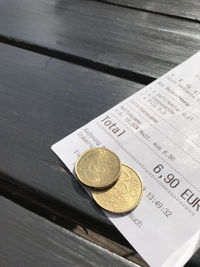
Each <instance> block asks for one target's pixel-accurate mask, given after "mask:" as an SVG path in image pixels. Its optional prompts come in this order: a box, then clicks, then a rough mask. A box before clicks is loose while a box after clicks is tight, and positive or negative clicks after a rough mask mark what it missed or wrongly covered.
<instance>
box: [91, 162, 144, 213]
mask: <svg viewBox="0 0 200 267" xmlns="http://www.w3.org/2000/svg"><path fill="white" fill-rule="evenodd" d="M91 193H92V196H93V198H94V200H95V201H96V203H97V204H98V205H99V206H101V207H102V208H104V209H105V210H107V211H110V212H113V213H125V212H128V211H130V210H132V209H134V208H135V207H136V206H137V205H138V203H139V202H140V199H141V197H142V182H141V180H140V177H139V176H138V174H137V173H136V172H135V171H134V170H133V169H131V168H130V167H128V166H126V165H124V164H122V165H121V174H120V176H119V179H118V181H117V182H116V183H115V184H114V185H113V186H112V187H110V188H108V189H105V190H101V191H100V190H98V191H97V190H91Z"/></svg>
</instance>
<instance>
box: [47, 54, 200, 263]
mask: <svg viewBox="0 0 200 267" xmlns="http://www.w3.org/2000/svg"><path fill="white" fill-rule="evenodd" d="M103 146H105V147H107V148H108V149H110V150H112V151H114V152H115V153H116V154H117V155H118V156H119V158H120V159H121V162H122V163H123V164H127V165H129V166H130V167H132V168H133V169H135V170H136V172H137V173H138V174H139V175H140V177H141V179H142V181H143V185H144V192H143V197H142V200H141V202H140V203H139V205H138V207H137V208H136V209H135V210H133V211H132V212H131V213H129V214H128V215H126V216H117V215H116V216H114V215H110V214H109V213H107V212H105V213H106V215H107V216H108V218H109V219H110V220H111V221H112V222H113V224H114V225H115V226H116V227H117V228H118V229H119V231H120V232H121V233H122V234H123V235H124V236H125V238H126V239H127V240H128V241H129V242H130V244H132V246H133V247H134V248H135V249H136V250H137V251H138V253H140V255H141V256H142V257H143V258H144V259H145V260H146V261H147V263H148V264H149V265H150V266H153V267H154V266H155V267H160V266H170V267H171V266H173V267H175V266H183V265H184V263H185V262H186V261H187V260H188V259H189V258H190V256H191V255H192V254H193V253H194V252H195V250H196V249H197V248H198V247H199V246H200V52H199V53H198V54H196V55H194V56H193V57H191V58H189V59H188V60H187V61H185V62H184V63H182V64H181V65H179V66H178V67H176V68H174V69H172V70H171V71H169V72H168V73H167V74H165V75H164V76H162V77H161V78H159V79H158V80H156V81H154V82H153V83H151V84H149V85H148V86H146V87H145V88H144V89H142V90H140V91H138V92H137V93H136V94H134V95H132V96H131V97H129V98H127V99H125V100H124V101H122V102H121V103H119V104H118V105H116V106H115V107H113V108H111V109H110V110H108V111H107V112H105V113H104V114H102V115H100V116H99V117H97V118H96V119H94V120H92V121H91V122H89V123H88V124H86V125H85V126H83V127H82V128H80V129H78V130H77V131H75V132H74V133H72V134H71V135H69V136H67V137H65V138H64V139H62V140H61V141H59V142H58V143H56V144H55V145H53V146H52V149H53V150H54V152H55V153H56V154H57V155H58V156H59V157H60V159H61V160H62V161H63V162H64V163H65V164H66V166H67V167H68V168H69V169H70V170H71V172H73V169H74V164H75V162H76V160H77V158H78V156H79V155H80V154H81V153H82V152H84V151H85V150H86V149H89V148H92V147H103Z"/></svg>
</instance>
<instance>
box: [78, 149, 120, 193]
mask: <svg viewBox="0 0 200 267" xmlns="http://www.w3.org/2000/svg"><path fill="white" fill-rule="evenodd" d="M75 172H76V175H77V177H78V179H79V180H80V181H81V182H82V183H83V184H85V185H87V186H90V187H94V188H98V189H102V188H106V187H108V186H110V185H112V184H113V183H114V182H116V180H117V179H118V177H119V175H120V172H121V163H120V159H119V158H118V156H117V155H116V154H115V153H113V152H112V151H110V150H108V149H106V148H92V149H90V150H87V151H86V152H84V153H83V154H82V155H81V156H80V157H79V158H78V160H77V162H76V165H75Z"/></svg>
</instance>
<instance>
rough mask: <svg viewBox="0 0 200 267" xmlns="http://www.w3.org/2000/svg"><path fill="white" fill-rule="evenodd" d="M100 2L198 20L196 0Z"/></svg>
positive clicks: (199, 12)
mask: <svg viewBox="0 0 200 267" xmlns="http://www.w3.org/2000/svg"><path fill="white" fill-rule="evenodd" d="M99 1H101V0H99ZM102 2H106V3H112V4H117V5H120V6H125V7H131V8H135V9H139V10H144V11H150V12H154V13H159V14H163V15H167V16H175V17H179V18H182V19H190V20H194V21H198V22H199V21H200V2H199V1H198V0H191V1H187V0H168V1H166V0H134V1H132V0H103V1H102Z"/></svg>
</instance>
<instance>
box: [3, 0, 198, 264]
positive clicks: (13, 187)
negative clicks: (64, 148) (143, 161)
mask: <svg viewBox="0 0 200 267" xmlns="http://www.w3.org/2000/svg"><path fill="white" fill-rule="evenodd" d="M199 40H200V2H199V1H198V0H191V1H184V0H182V1H181V0H173V1H172V0H169V1H164V0H159V1H158V0H154V1H151V0H143V1H141V0H140V1H139V0H135V1H132V0H106V1H91V0H40V1H39V0H35V1H32V0H6V1H3V0H0V62H1V64H0V129H1V130H0V148H1V149H0V158H1V160H0V192H1V197H0V202H1V203H0V234H1V238H0V265H1V266H6V267H7V266H20V267H21V266H71V265H74V266H108V265H109V264H110V263H112V264H113V265H109V266H115V265H116V266H134V264H133V263H131V262H130V261H128V260H126V259H124V257H125V254H124V255H123V254H120V252H119V253H118V254H120V255H121V256H124V257H121V256H119V255H116V254H113V253H111V252H109V251H108V250H106V249H104V248H101V247H99V246H97V245H94V244H93V243H90V242H89V241H87V240H85V239H82V238H80V237H78V236H77V235H75V234H74V232H75V231H74V229H76V228H77V226H78V225H81V226H83V227H84V229H85V230H86V231H91V230H92V231H93V232H95V233H99V234H101V235H103V236H105V237H107V238H108V239H109V240H113V241H115V242H117V243H118V244H121V245H123V246H125V247H129V245H128V243H127V242H126V241H125V239H124V238H123V237H122V236H121V234H120V233H119V232H118V231H117V230H116V229H115V228H114V227H113V226H112V224H111V223H110V221H109V220H108V219H107V218H106V217H105V215H104V214H103V213H102V212H101V211H100V210H99V209H97V207H96V205H95V204H94V203H93V202H92V201H91V199H90V198H89V197H88V196H87V194H86V193H85V192H84V191H83V189H82V188H81V187H80V185H79V184H78V183H77V182H76V181H75V179H74V178H73V176H72V175H71V173H70V172H69V170H67V169H66V168H65V166H63V164H62V163H61V161H60V160H59V159H58V158H57V157H56V155H55V154H54V153H53V152H52V151H51V150H50V147H51V145H52V144H54V143H55V142H56V141H58V140H60V139H61V138H63V137H64V136H66V135H68V134H70V133H71V132H73V131H74V130H76V129H77V128H79V127H80V126H82V125H84V124H85V123H87V122H88V121H90V120H91V119H93V118H95V117H96V116H98V115H99V114H101V113H103V112H104V111H106V110H107V109H109V108H111V107H112V106H113V105H115V104H117V103H118V102H119V101H121V100H123V99H125V98H126V97H128V96H130V95H131V94H133V93H134V92H136V91H138V90H139V89H141V88H142V87H144V86H145V85H146V84H148V83H149V82H151V81H153V80H154V79H156V78H158V77H159V76H161V75H162V74H164V73H165V72H167V71H168V70H170V69H171V68H173V67H175V66H176V65H177V64H179V63H181V62H182V61H184V60H185V59H187V58H188V57H189V56H191V55H193V54H194V53H195V52H197V51H198V50H199ZM66 229H68V230H66ZM111 249H112V248H111ZM131 253H133V251H132V252H131ZM131 253H130V254H131ZM199 255H200V253H199V252H197V253H196V254H195V255H194V256H193V257H192V259H191V260H190V261H189V262H188V263H187V266H199V265H200V256H199ZM126 256H127V257H128V255H126ZM128 258H129V257H128ZM140 265H142V266H146V265H145V263H144V262H142V261H140Z"/></svg>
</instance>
